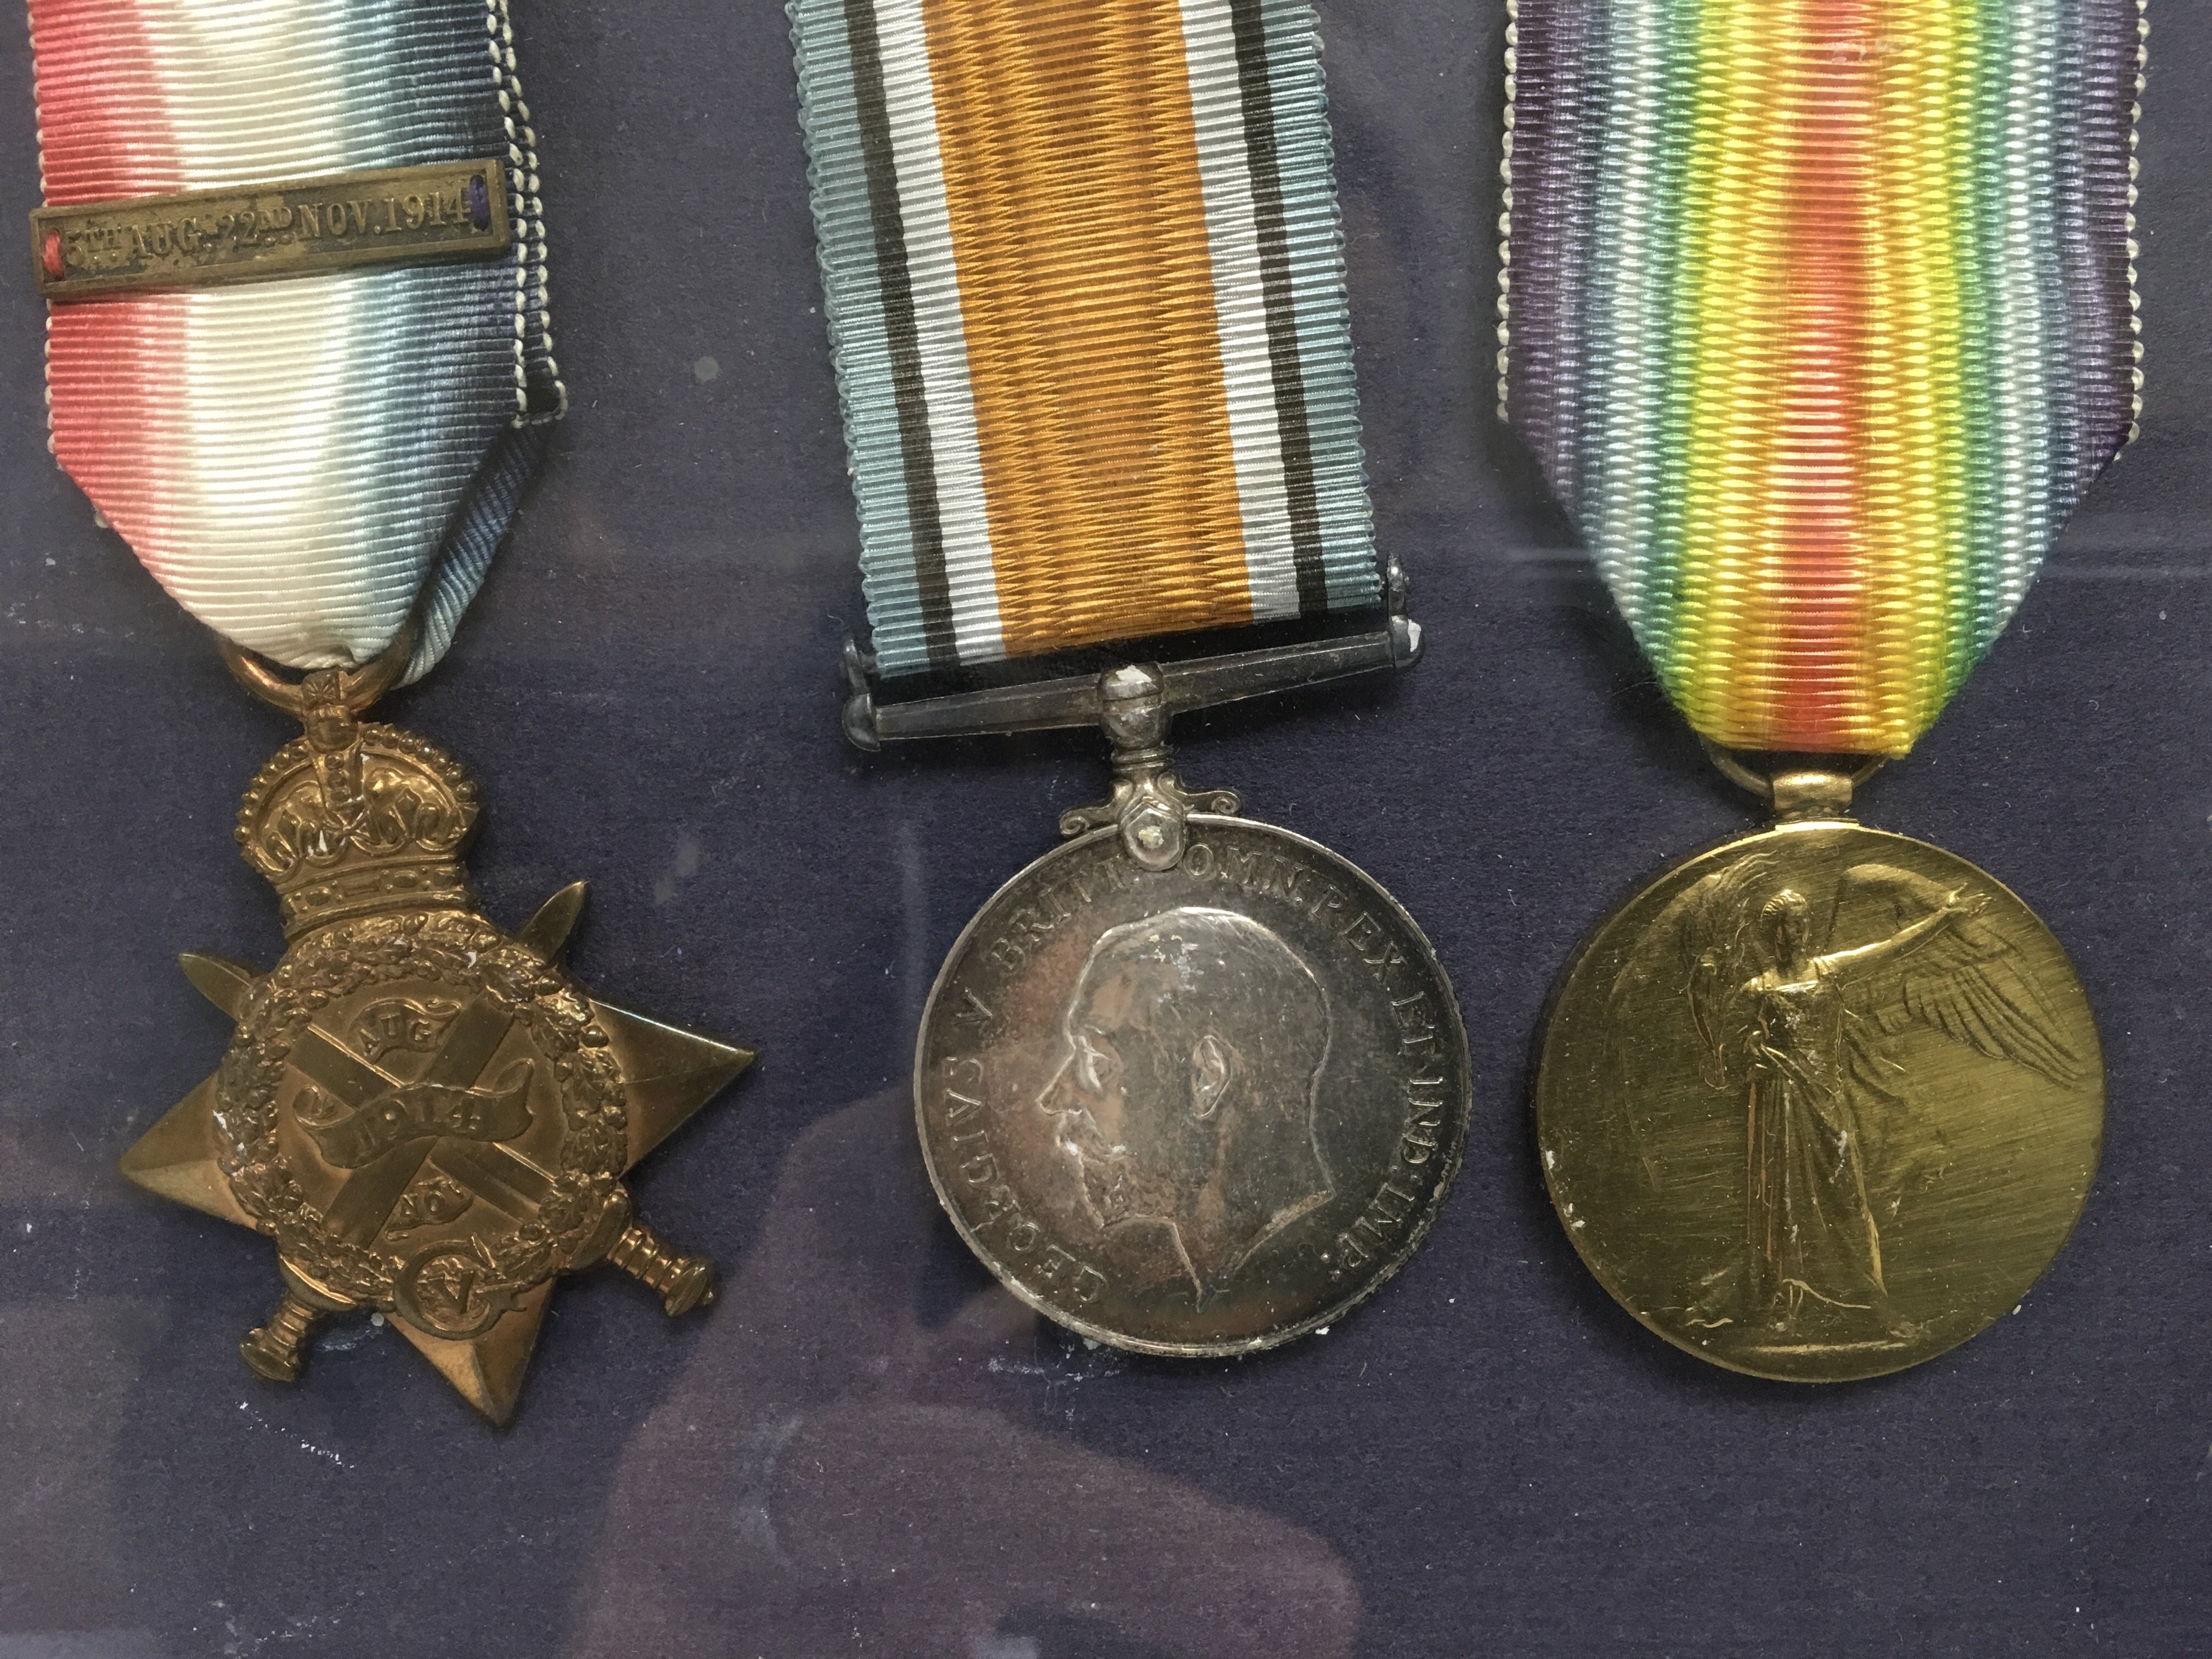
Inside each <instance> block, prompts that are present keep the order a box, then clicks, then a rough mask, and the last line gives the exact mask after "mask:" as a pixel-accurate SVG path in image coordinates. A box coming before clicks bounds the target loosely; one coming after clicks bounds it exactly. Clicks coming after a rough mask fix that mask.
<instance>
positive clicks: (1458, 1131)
mask: <svg viewBox="0 0 2212 1659" xmlns="http://www.w3.org/2000/svg"><path fill="white" fill-rule="evenodd" d="M1186 822H1187V823H1188V824H1189V825H1190V826H1191V828H1193V829H1203V828H1206V827H1209V826H1221V827H1226V828H1232V829H1243V830H1257V831H1259V832H1261V834H1264V835H1267V836H1275V837H1278V838H1279V839H1281V840H1283V841H1286V842H1290V843H1291V844H1292V845H1293V846H1296V847H1298V848H1303V849H1304V850H1305V851H1307V852H1309V853H1316V854H1320V855H1321V856H1322V857H1323V858H1326V859H1328V860H1330V861H1331V862H1332V863H1334V865H1336V866H1339V867H1340V868H1341V869H1344V870H1346V871H1349V872H1351V873H1352V875H1354V876H1356V877H1357V878H1358V879H1359V881H1360V882H1361V883H1362V884H1364V886H1365V888H1366V889H1367V890H1369V891H1370V892H1372V893H1373V894H1374V895H1376V896H1377V897H1379V898H1380V899H1382V901H1383V902H1384V903H1385V904H1387V905H1388V906H1389V908H1390V911H1391V914H1392V915H1395V917H1396V919H1397V920H1398V921H1399V922H1400V923H1401V924H1402V925H1403V926H1404V927H1405V928H1406V929H1407V932H1408V933H1410V934H1411V935H1412V937H1413V939H1417V940H1418V941H1419V943H1420V945H1421V951H1422V961H1423V963H1425V966H1426V968H1427V969H1428V970H1429V971H1430V972H1431V973H1433V974H1434V975H1435V976H1436V980H1437V984H1438V986H1439V987H1441V988H1442V989H1443V1005H1444V1012H1445V1015H1446V1016H1447V1018H1446V1020H1445V1021H1444V1023H1443V1024H1444V1029H1445V1030H1446V1032H1447V1035H1448V1037H1449V1052H1450V1054H1452V1055H1453V1056H1454V1057H1455V1059H1456V1060H1457V1062H1458V1066H1459V1073H1460V1077H1461V1079H1462V1086H1461V1087H1460V1088H1459V1089H1457V1090H1455V1091H1453V1093H1454V1096H1455V1097H1456V1098H1455V1105H1456V1107H1457V1109H1456V1111H1455V1113H1454V1114H1453V1116H1452V1121H1451V1133H1450V1135H1449V1139H1448V1140H1447V1142H1446V1143H1445V1144H1444V1145H1443V1146H1441V1147H1440V1148H1439V1163H1440V1164H1441V1166H1442V1167H1441V1169H1440V1171H1439V1173H1438V1175H1437V1184H1436V1188H1435V1190H1434V1192H1433V1194H1431V1197H1430V1199H1429V1201H1428V1202H1427V1203H1426V1204H1425V1206H1423V1207H1422V1211H1421V1213H1420V1216H1419V1218H1418V1219H1417V1220H1416V1221H1415V1223H1414V1225H1413V1229H1412V1230H1411V1231H1409V1232H1408V1233H1407V1236H1406V1237H1405V1239H1404V1240H1403V1242H1402V1243H1401V1245H1400V1246H1399V1248H1398V1249H1396V1250H1395V1251H1393V1252H1392V1253H1391V1254H1390V1255H1389V1256H1388V1257H1386V1258H1383V1259H1382V1262H1381V1265H1380V1266H1379V1267H1377V1268H1376V1271H1374V1272H1373V1273H1370V1274H1368V1275H1367V1276H1366V1278H1365V1279H1364V1280H1363V1281H1362V1282H1361V1284H1360V1285H1358V1287H1356V1288H1355V1289H1354V1290H1353V1291H1352V1293H1351V1294H1349V1295H1348V1296H1345V1297H1340V1298H1339V1299H1337V1300H1336V1301H1334V1302H1331V1303H1329V1304H1328V1305H1327V1306H1326V1307H1324V1308H1323V1309H1322V1310H1321V1311H1320V1312H1318V1313H1316V1314H1314V1315H1311V1316H1308V1317H1306V1318H1304V1319H1302V1320H1300V1321H1298V1322H1297V1323H1295V1324H1291V1325H1287V1326H1285V1327H1283V1328H1280V1329H1278V1330H1271V1331H1265V1332H1262V1333H1261V1334H1258V1335H1256V1336H1249V1337H1237V1338H1235V1339H1232V1340H1226V1341H1220V1342H1162V1341H1158V1340H1152V1339H1150V1338H1146V1337H1138V1336H1132V1335H1130V1334H1127V1333H1125V1332H1121V1331H1117V1330H1115V1329H1114V1328H1111V1327H1109V1326H1104V1325H1100V1324H1097V1323H1095V1322H1091V1321H1089V1320H1085V1319H1084V1318H1082V1317H1081V1316H1079V1315H1075V1314H1072V1313H1069V1312H1067V1311H1066V1310H1064V1309H1061V1308H1057V1307H1054V1306H1053V1305H1052V1304H1049V1303H1048V1302H1047V1301H1046V1300H1045V1299H1044V1298H1043V1297H1040V1296H1038V1295H1037V1294H1036V1293H1035V1292H1034V1291H1030V1289H1029V1287H1028V1286H1027V1285H1024V1284H1023V1283H1022V1282H1021V1280H1020V1279H1017V1278H1016V1277H1015V1276H1014V1275H1013V1273H1012V1272H1011V1271H1010V1270H1009V1269H1008V1267H1006V1264H1005V1263H1003V1262H1001V1261H1000V1260H999V1258H998V1256H997V1255H996V1254H995V1253H994V1252H993V1251H991V1250H989V1249H987V1248H986V1247H985V1246H984V1245H983V1244H982V1243H981V1242H980V1241H979V1240H978V1239H977V1238H976V1237H975V1232H974V1231H972V1230H971V1229H970V1228H969V1225H968V1222H967V1219H966V1218H965V1217H963V1215H962V1214H961V1212H960V1210H959V1208H958V1206H957V1205H956V1204H955V1203H954V1202H953V1200H952V1196H951V1194H950V1193H949V1192H948V1191H947V1190H946V1188H945V1180H944V1177H943V1176H941V1175H940V1174H939V1170H938V1167H937V1160H936V1158H934V1157H933V1155H932V1152H931V1150H930V1140H929V1120H928V1109H927V1096H926V1094H925V1091H924V1079H925V1073H926V1072H927V1066H928V1063H929V1042H930V1037H931V1035H932V1032H933V1029H934V1021H935V1018H936V1015H937V1008H938V1002H939V998H940V997H942V996H943V995H944V994H945V989H946V987H947V986H948V984H949V983H950V981H951V978H952V973H953V969H954V967H955V965H956V964H957V963H959V962H960V961H961V959H962V958H963V957H964V956H965V954H966V953H967V951H968V947H969V945H970V943H971V942H972V941H973V940H974V939H975V936H976V934H977V933H978V931H979V930H980V929H981V927H982V924H983V921H984V918H985V917H987V916H988V915H991V914H992V913H993V912H994V910H995V909H996V908H998V907H999V905H1000V902H1002V901H1003V900H1005V899H1006V896H1008V895H1009V894H1010V893H1012V892H1013V891H1014V890H1016V889H1017V888H1019V887H1021V886H1022V885H1023V884H1024V883H1026V882H1028V881H1030V879H1031V878H1034V877H1036V875H1037V873H1038V872H1040V871H1042V870H1043V869H1044V868H1045V867H1046V866H1049V865H1052V864H1054V863H1056V862H1058V861H1060V860H1063V859H1066V858H1070V857H1073V855H1074V854H1076V853H1078V852H1079V851H1080V850H1082V849H1084V848H1091V847H1094V846H1096V845H1097V843H1098V842H1101V841H1103V840H1107V839H1112V840H1115V841H1118V840H1120V838H1121V831H1120V830H1119V829H1116V828H1115V827H1113V826H1110V825H1109V826H1107V827H1105V828H1103V829H1093V830H1090V831H1088V832H1087V833H1085V834H1084V835H1081V836H1073V837H1071V838H1070V839H1069V840H1066V841H1064V842H1061V843H1060V845H1059V846H1057V847H1055V848H1052V849H1051V850H1050V851H1049V852H1047V853H1044V854H1041V855H1040V856H1038V857H1037V858H1035V859H1032V860H1030V862H1029V863H1028V864H1026V865H1024V866H1023V867H1022V868H1021V869H1020V870H1019V871H1018V872H1016V873H1015V874H1013V875H1012V876H1010V877H1009V878H1006V880H1005V881H1003V882H1001V883H1000V884H999V886H998V888H997V889H996V890H994V892H993V893H992V895H991V896H990V897H989V898H987V899H986V900H985V901H984V902H982V903H981V905H979V906H978V907H977V908H976V910H975V915H973V916H971V917H969V920H968V923H967V925H966V926H965V927H963V928H962V929H961V930H960V934H959V937H958V938H957V939H954V940H953V942H952V946H951V949H950V950H948V951H946V952H945V960H944V962H943V963H941V964H940V965H939V968H938V970H937V977H936V979H935V980H934V981H932V983H931V985H930V987H929V996H928V999H927V1000H926V1001H925V1002H924V1003H923V1004H922V1009H921V1026H920V1028H919V1029H918V1030H917V1032H916V1034H915V1050H914V1073H913V1083H912V1089H911V1092H912V1094H913V1097H914V1121H915V1139H916V1140H917V1141H918V1142H920V1144H921V1162H922V1167H923V1168H924V1169H925V1170H927V1171H928V1174H929V1184H930V1188H931V1189H932V1190H933V1192H935V1194H937V1202H938V1206H939V1208H941V1209H942V1210H943V1211H944V1212H945V1216H946V1217H947V1218H949V1219H950V1220H951V1223H952V1225H953V1228H954V1231H957V1233H958V1234H959V1235H960V1240H961V1243H963V1244H965V1245H966V1246H967V1247H968V1249H969V1253H970V1254H971V1255H974V1256H975V1259H976V1260H977V1261H980V1262H981V1263H982V1264H983V1266H984V1267H987V1268H988V1269H989V1270H990V1273H991V1276H992V1277H993V1278H994V1279H997V1280H998V1281H999V1283H1000V1284H1001V1285H1005V1286H1006V1289H1007V1290H1009V1291H1012V1292H1013V1294H1014V1296H1015V1297H1017V1298H1018V1299H1019V1300H1020V1301H1022V1302H1023V1303H1024V1304H1027V1305H1028V1306H1029V1307H1030V1310H1033V1311H1034V1312H1036V1313H1039V1314H1042V1315H1043V1316H1045V1317H1046V1318H1047V1319H1049V1320H1050V1321H1052V1322H1053V1323H1054V1324H1056V1325H1059V1326H1061V1327H1063V1328H1066V1329H1067V1330H1070V1331H1073V1332H1074V1333H1075V1334H1077V1335H1078V1336H1081V1337H1085V1338H1088V1339H1090V1340H1093V1341H1097V1342H1101V1343H1103V1344H1105V1345H1106V1346H1109V1347H1113V1348H1118V1349H1121V1350H1122V1351H1123V1352H1128V1353H1139V1354H1146V1355H1150V1356H1152V1357H1155V1358H1167V1359H1235V1358H1242V1357H1243V1356H1244V1355H1247V1354H1255V1353H1263V1352H1267V1350H1269V1349H1272V1348H1279V1347H1283V1346H1286V1345H1287V1344H1290V1343H1292V1342H1295V1341H1297V1340H1298V1339H1300V1338H1301V1337H1305V1336H1310V1335H1313V1334H1315V1333H1316V1332H1318V1331H1321V1330H1322V1329H1325V1328H1328V1327H1330V1326H1333V1325H1334V1324H1335V1323H1336V1322H1337V1321H1339V1320H1340V1319H1342V1318H1344V1317H1345V1316H1347V1315H1349V1314H1350V1313H1352V1311H1353V1310H1355V1309H1357V1308H1358V1307H1359V1306H1360V1305H1361V1304H1363V1303H1364V1302H1365V1301H1366V1300H1367V1299H1368V1298H1369V1297H1371V1296H1373V1295H1374V1294H1375V1293H1376V1291H1379V1290H1381V1289H1382V1288H1383V1285H1386V1284H1388V1283H1389V1281H1390V1280H1391V1279H1395V1278H1396V1277H1397V1276H1398V1273H1399V1272H1400V1271H1401V1269H1402V1268H1403V1267H1405V1265H1406V1264H1407V1262H1408V1261H1411V1260H1412V1259H1413V1255H1414V1253H1415V1252H1417V1251H1418V1250H1419V1249H1420V1248H1421V1246H1422V1245H1423V1244H1425V1243H1427V1242H1428V1237H1429V1233H1430V1231H1431V1229H1432V1228H1433V1227H1434V1226H1435V1225H1436V1223H1437V1217H1438V1216H1440V1215H1441V1214H1442V1213H1443V1207H1444V1205H1445V1203H1446V1202H1447V1201H1448V1200H1449V1199H1450V1197H1451V1194H1452V1189H1453V1188H1454V1187H1455V1186H1456V1185H1457V1183H1458V1181H1459V1174H1460V1169H1461V1166H1462V1162H1463V1160H1464V1157H1465V1153H1466V1149H1467V1139H1468V1133H1469V1131H1470V1130H1471V1129H1472V1127H1474V1093H1475V1090H1474V1059H1473V1055H1472V1054H1471V1051H1470V1050H1469V1048H1468V1040H1467V1022H1466V1019H1465V1018H1463V1016H1462V1013H1461V1012H1460V1006H1459V994H1458V993H1457V992H1456V991H1455V990H1454V989H1453V987H1452V982H1451V976H1450V975H1449V973H1447V972H1446V971H1445V969H1444V965H1443V959H1442V958H1441V957H1439V956H1438V955H1437V949H1436V946H1435V945H1434V944H1433V943H1432V942H1431V939H1430V938H1429V936H1428V934H1427V933H1425V932H1424V931H1423V929H1422V927H1421V926H1420V924H1419V922H1417V921H1414V920H1413V914H1412V912H1410V911H1409V910H1407V908H1406V907H1405V906H1404V905H1402V904H1401V903H1400V902H1398V900H1397V897H1396V896H1395V895H1394V894H1392V893H1391V892H1390V890H1389V889H1388V888H1386V887H1384V886H1383V884H1382V883H1381V882H1379V881H1377V880H1376V879H1375V878H1374V877H1372V876H1370V875H1369V874H1368V873H1367V872H1366V871H1364V870H1363V869H1361V868H1360V867H1359V866H1358V865H1356V864H1354V863H1353V862H1352V860H1350V859H1347V858H1346V857H1345V856H1344V855H1343V854H1340V853H1339V852H1337V851H1335V850H1334V848H1328V847H1325V846H1323V845H1322V843H1321V842H1317V841H1316V840H1314V839H1313V838H1312V837H1311V836H1302V835H1300V834H1298V832H1297V830H1295V829H1284V828H1283V827H1282V826H1281V825H1279V824H1274V823H1266V822H1263V821H1262V820H1261V819H1258V818H1248V817H1243V816H1241V815H1238V814H1235V813H1227V812H1193V813H1191V814H1189V815H1188V818H1187V820H1186ZM1140 873H1149V872H1140Z"/></svg>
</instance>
